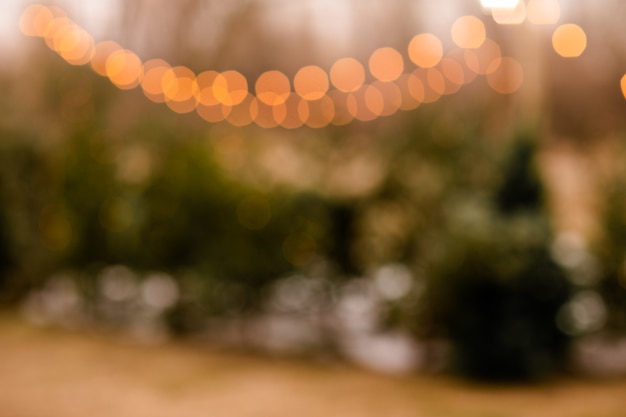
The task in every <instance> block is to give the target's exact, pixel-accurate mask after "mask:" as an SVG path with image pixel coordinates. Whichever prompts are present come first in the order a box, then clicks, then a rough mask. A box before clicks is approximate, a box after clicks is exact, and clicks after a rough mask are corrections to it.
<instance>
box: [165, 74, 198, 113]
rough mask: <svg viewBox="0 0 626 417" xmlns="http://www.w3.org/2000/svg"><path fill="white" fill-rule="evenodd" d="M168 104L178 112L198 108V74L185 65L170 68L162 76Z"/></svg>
mask: <svg viewBox="0 0 626 417" xmlns="http://www.w3.org/2000/svg"><path fill="white" fill-rule="evenodd" d="M161 85H162V87H163V95H164V96H165V102H166V104H167V106H168V107H169V108H170V109H171V110H173V111H175V112H176V113H189V112H192V111H194V110H195V108H196V104H197V101H196V89H197V83H196V76H195V74H194V72H193V71H192V70H190V69H189V68H187V67H184V66H178V67H174V68H170V69H168V70H166V71H165V72H164V73H163V76H162V77H161Z"/></svg>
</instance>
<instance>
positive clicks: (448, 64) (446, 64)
mask: <svg viewBox="0 0 626 417" xmlns="http://www.w3.org/2000/svg"><path fill="white" fill-rule="evenodd" d="M441 72H442V73H443V75H444V77H446V79H447V80H448V81H450V82H451V83H452V84H455V85H458V86H460V85H463V84H464V83H465V71H464V70H463V66H462V65H461V64H459V62H458V61H457V60H456V59H453V58H448V57H446V58H444V59H443V60H441Z"/></svg>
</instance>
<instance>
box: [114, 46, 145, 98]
mask: <svg viewBox="0 0 626 417" xmlns="http://www.w3.org/2000/svg"><path fill="white" fill-rule="evenodd" d="M106 75H107V76H108V77H109V79H110V80H111V82H112V83H113V84H115V85H116V86H117V87H118V88H121V89H123V90H128V89H131V88H135V87H136V86H138V85H139V82H140V81H141V78H142V77H143V64H142V62H141V60H140V59H139V57H138V56H137V55H135V53H133V52H132V51H129V50H125V49H124V50H118V51H115V52H113V53H112V54H111V55H109V58H108V59H107V60H106Z"/></svg>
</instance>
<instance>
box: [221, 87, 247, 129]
mask: <svg viewBox="0 0 626 417" xmlns="http://www.w3.org/2000/svg"><path fill="white" fill-rule="evenodd" d="M253 98H254V97H253V96H252V95H250V94H246V96H245V97H244V98H243V99H242V100H241V101H240V102H239V104H237V105H234V106H229V107H230V112H229V113H228V115H226V120H228V123H230V124H232V125H233V126H238V127H241V126H247V125H249V124H250V123H252V121H253V118H252V114H251V113H250V106H251V105H252V102H253Z"/></svg>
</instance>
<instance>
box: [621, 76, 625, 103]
mask: <svg viewBox="0 0 626 417" xmlns="http://www.w3.org/2000/svg"><path fill="white" fill-rule="evenodd" d="M620 85H621V87H622V95H623V96H624V98H626V74H624V76H623V77H622V80H621V81H620Z"/></svg>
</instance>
